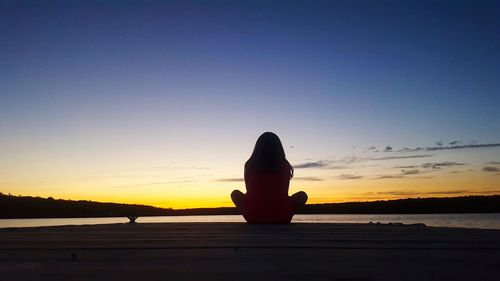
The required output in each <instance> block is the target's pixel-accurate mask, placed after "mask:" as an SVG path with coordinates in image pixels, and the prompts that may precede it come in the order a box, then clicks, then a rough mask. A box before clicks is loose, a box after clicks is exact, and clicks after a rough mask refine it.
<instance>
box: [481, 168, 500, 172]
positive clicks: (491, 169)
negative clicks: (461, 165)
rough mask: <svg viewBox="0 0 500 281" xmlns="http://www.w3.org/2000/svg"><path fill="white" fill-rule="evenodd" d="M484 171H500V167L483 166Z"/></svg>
mask: <svg viewBox="0 0 500 281" xmlns="http://www.w3.org/2000/svg"><path fill="white" fill-rule="evenodd" d="M483 171H485V172H493V173H495V172H500V169H499V168H497V167H483Z"/></svg>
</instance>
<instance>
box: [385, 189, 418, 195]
mask: <svg viewBox="0 0 500 281" xmlns="http://www.w3.org/2000/svg"><path fill="white" fill-rule="evenodd" d="M377 194H378V195H397V196H414V195H417V194H419V193H418V192H416V191H404V190H394V191H381V192H377Z"/></svg>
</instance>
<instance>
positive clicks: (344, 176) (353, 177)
mask: <svg viewBox="0 0 500 281" xmlns="http://www.w3.org/2000/svg"><path fill="white" fill-rule="evenodd" d="M338 178H339V179H341V180H356V179H361V178H363V176H359V175H353V174H341V175H340V176H338Z"/></svg>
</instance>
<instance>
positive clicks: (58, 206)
mask: <svg viewBox="0 0 500 281" xmlns="http://www.w3.org/2000/svg"><path fill="white" fill-rule="evenodd" d="M297 213H299V214H440V213H500V195H493V196H464V197H451V198H416V199H399V200H387V201H372V202H348V203H325V204H308V205H306V206H305V207H303V208H302V209H301V210H299V211H298V212H297ZM236 214H238V211H237V210H236V208H234V207H222V208H196V209H183V210H173V209H163V208H156V207H152V206H145V205H129V204H116V203H99V202H92V201H71V200H56V199H52V198H50V197H49V198H40V197H29V196H13V195H5V194H1V193H0V218H71V217H74V218H77V217H124V216H131V215H133V216H183V215H236Z"/></svg>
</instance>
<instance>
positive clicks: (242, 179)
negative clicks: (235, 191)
mask: <svg viewBox="0 0 500 281" xmlns="http://www.w3.org/2000/svg"><path fill="white" fill-rule="evenodd" d="M215 181H216V182H242V181H245V179H244V178H223V179H216V180H215Z"/></svg>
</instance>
